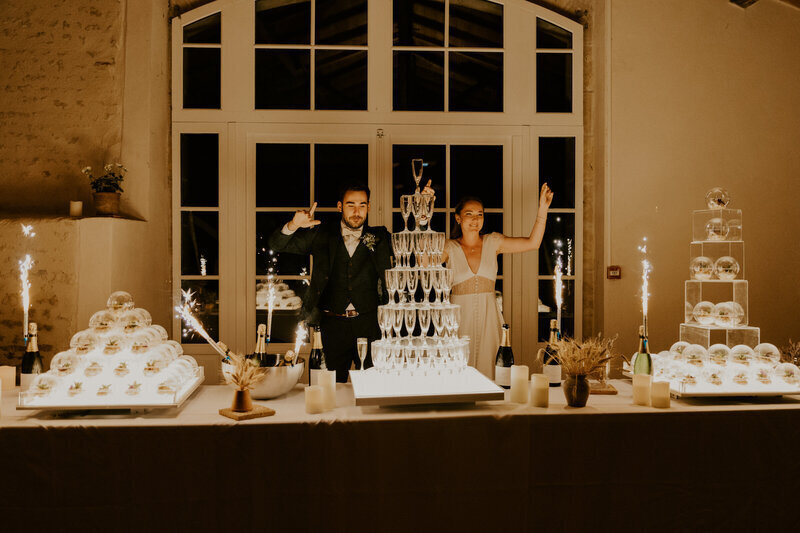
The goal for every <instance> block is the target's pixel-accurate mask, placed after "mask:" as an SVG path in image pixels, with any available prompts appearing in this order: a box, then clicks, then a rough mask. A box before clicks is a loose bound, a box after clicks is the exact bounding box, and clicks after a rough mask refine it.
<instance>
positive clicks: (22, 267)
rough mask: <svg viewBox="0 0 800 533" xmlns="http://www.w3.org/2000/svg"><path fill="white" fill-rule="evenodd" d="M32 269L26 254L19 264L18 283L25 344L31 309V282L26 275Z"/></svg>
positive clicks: (28, 256) (29, 257)
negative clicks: (20, 288)
mask: <svg viewBox="0 0 800 533" xmlns="http://www.w3.org/2000/svg"><path fill="white" fill-rule="evenodd" d="M32 267H33V260H32V259H31V256H30V255H28V254H26V255H25V260H24V261H20V262H19V281H20V285H21V286H22V291H21V294H22V315H23V319H22V327H23V330H24V331H23V338H24V339H25V343H26V344H27V342H28V311H29V309H30V307H31V292H30V291H31V282H30V280H29V279H28V273H29V272H30V270H31V268H32Z"/></svg>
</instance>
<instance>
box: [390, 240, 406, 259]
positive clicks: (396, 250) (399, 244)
mask: <svg viewBox="0 0 800 533" xmlns="http://www.w3.org/2000/svg"><path fill="white" fill-rule="evenodd" d="M402 235H406V234H405V233H402V232H400V233H392V253H393V254H394V258H395V264H397V266H401V265H402V263H401V261H402V258H403V238H402Z"/></svg>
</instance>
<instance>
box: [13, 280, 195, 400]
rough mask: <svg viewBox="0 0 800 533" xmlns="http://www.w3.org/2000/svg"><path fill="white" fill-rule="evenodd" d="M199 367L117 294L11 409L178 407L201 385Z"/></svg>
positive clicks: (141, 311) (144, 314) (144, 313)
mask: <svg viewBox="0 0 800 533" xmlns="http://www.w3.org/2000/svg"><path fill="white" fill-rule="evenodd" d="M203 379H204V374H203V367H201V366H198V364H197V362H196V361H195V360H194V358H192V357H190V356H188V355H183V349H182V348H181V345H180V344H179V343H177V342H176V341H173V340H168V335H167V331H166V330H165V329H164V328H163V327H161V326H158V325H154V324H152V319H151V318H150V313H148V312H147V311H146V310H144V309H141V308H135V307H134V302H133V298H131V296H130V294H128V293H126V292H123V291H118V292H115V293H114V294H112V295H111V296H110V297H109V299H108V308H107V309H104V310H101V311H98V312H97V313H95V314H94V315H93V316H92V318H91V320H90V321H89V329H86V330H84V331H79V332H78V333H76V334H75V335H74V336H73V337H72V340H71V341H70V349H69V350H66V351H63V352H60V353H58V354H56V355H55V356H54V357H53V360H52V361H51V363H50V370H49V371H48V372H46V373H44V374H40V375H39V376H38V377H36V378H35V379H34V380H33V382H32V383H31V385H30V387H29V388H28V390H25V391H22V392H20V394H19V401H18V404H17V409H38V410H44V409H49V410H57V411H86V410H130V411H132V412H134V413H137V412H142V411H148V410H151V409H165V408H170V407H180V406H181V405H182V404H183V403H184V402H185V401H186V400H187V399H188V398H189V397H190V396H191V395H192V393H193V392H194V391H195V390H196V389H197V387H199V386H200V384H201V383H202V382H203Z"/></svg>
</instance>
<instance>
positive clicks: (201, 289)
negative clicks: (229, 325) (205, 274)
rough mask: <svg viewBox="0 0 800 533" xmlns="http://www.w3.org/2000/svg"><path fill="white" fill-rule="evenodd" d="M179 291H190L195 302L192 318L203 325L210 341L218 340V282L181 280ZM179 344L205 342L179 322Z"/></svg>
mask: <svg viewBox="0 0 800 533" xmlns="http://www.w3.org/2000/svg"><path fill="white" fill-rule="evenodd" d="M181 289H182V290H184V291H189V290H191V291H192V298H193V299H194V301H195V302H196V305H195V306H194V313H193V314H194V316H196V317H197V320H199V321H200V323H201V324H203V329H205V330H206V331H207V332H208V334H209V335H210V336H211V338H212V339H219V281H218V280H215V279H209V280H183V281H181ZM181 342H182V343H184V344H204V343H205V342H206V341H205V339H203V337H201V336H200V335H198V334H197V333H195V331H194V330H192V329H189V328H188V327H187V324H186V323H185V322H183V320H181Z"/></svg>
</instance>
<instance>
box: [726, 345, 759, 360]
mask: <svg viewBox="0 0 800 533" xmlns="http://www.w3.org/2000/svg"><path fill="white" fill-rule="evenodd" d="M755 356H756V354H755V352H754V351H753V349H752V348H751V347H749V346H747V345H746V344H737V345H736V346H734V347H733V348H731V355H730V361H731V362H733V363H737V364H740V365H749V364H750V363H752V362H753V360H754V359H755Z"/></svg>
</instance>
